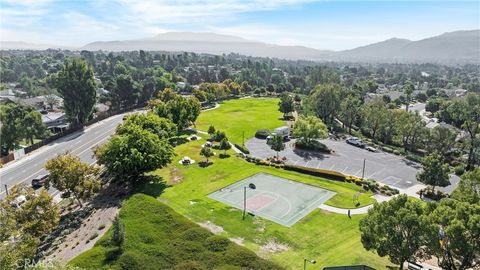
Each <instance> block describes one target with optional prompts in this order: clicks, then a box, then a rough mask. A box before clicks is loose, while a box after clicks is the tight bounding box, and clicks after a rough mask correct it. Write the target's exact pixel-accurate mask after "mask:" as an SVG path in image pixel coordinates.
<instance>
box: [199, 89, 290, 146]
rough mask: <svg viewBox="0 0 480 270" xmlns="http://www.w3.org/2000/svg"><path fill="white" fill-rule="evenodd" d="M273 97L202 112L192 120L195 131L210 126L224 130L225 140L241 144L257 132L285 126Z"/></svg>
mask: <svg viewBox="0 0 480 270" xmlns="http://www.w3.org/2000/svg"><path fill="white" fill-rule="evenodd" d="M278 101H279V100H278V99H276V98H243V99H234V100H227V101H223V102H222V103H220V107H219V108H218V109H214V110H210V111H206V112H202V113H201V114H200V116H199V117H198V119H197V121H196V126H197V128H198V129H199V130H202V131H207V130H208V127H209V126H210V125H214V126H215V128H216V129H217V130H221V131H225V132H226V134H227V136H228V138H229V140H230V141H231V142H233V143H236V144H240V145H241V144H242V140H243V136H245V141H246V140H247V139H249V138H253V137H254V136H255V132H256V131H257V130H259V129H268V130H272V131H273V129H275V128H277V127H281V126H284V125H285V122H284V121H283V120H281V118H282V113H281V112H279V111H278Z"/></svg>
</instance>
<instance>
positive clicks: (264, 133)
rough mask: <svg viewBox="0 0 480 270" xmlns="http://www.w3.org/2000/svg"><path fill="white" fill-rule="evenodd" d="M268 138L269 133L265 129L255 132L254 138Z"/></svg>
mask: <svg viewBox="0 0 480 270" xmlns="http://www.w3.org/2000/svg"><path fill="white" fill-rule="evenodd" d="M268 136H270V131H268V130H266V129H260V130H257V132H255V138H258V139H266V138H267V137H268Z"/></svg>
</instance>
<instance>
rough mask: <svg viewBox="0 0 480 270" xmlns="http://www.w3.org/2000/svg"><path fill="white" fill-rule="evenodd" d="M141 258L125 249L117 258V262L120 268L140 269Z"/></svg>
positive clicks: (126, 269) (128, 269) (127, 269)
mask: <svg viewBox="0 0 480 270" xmlns="http://www.w3.org/2000/svg"><path fill="white" fill-rule="evenodd" d="M142 261H143V260H142V258H140V256H139V255H138V254H136V253H134V252H131V251H127V252H125V253H123V254H122V256H120V259H118V264H119V265H120V267H121V269H125V270H130V269H132V270H133V269H141V266H142V265H143V263H142Z"/></svg>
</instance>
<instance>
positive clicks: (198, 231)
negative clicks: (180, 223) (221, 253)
mask: <svg viewBox="0 0 480 270" xmlns="http://www.w3.org/2000/svg"><path fill="white" fill-rule="evenodd" d="M210 235H211V233H209V232H208V231H207V230H205V229H203V228H200V227H193V228H190V229H188V230H186V231H184V232H183V233H182V236H183V239H185V240H188V241H203V240H205V239H206V238H207V237H209V236H210Z"/></svg>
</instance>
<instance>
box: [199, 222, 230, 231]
mask: <svg viewBox="0 0 480 270" xmlns="http://www.w3.org/2000/svg"><path fill="white" fill-rule="evenodd" d="M198 225H200V227H202V228H205V229H207V230H209V231H210V232H212V233H214V234H219V233H222V232H224V230H223V228H222V227H220V226H217V225H215V224H213V223H212V222H211V221H207V222H203V223H198Z"/></svg>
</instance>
